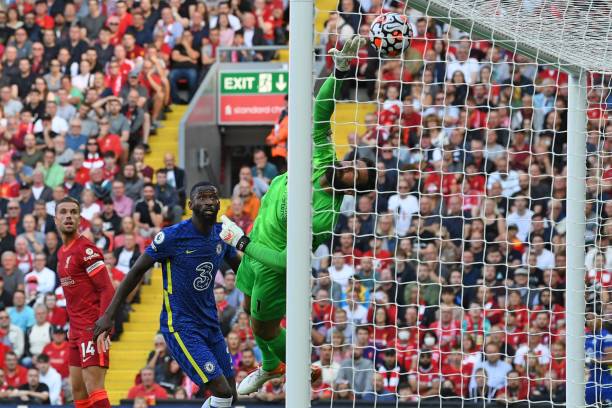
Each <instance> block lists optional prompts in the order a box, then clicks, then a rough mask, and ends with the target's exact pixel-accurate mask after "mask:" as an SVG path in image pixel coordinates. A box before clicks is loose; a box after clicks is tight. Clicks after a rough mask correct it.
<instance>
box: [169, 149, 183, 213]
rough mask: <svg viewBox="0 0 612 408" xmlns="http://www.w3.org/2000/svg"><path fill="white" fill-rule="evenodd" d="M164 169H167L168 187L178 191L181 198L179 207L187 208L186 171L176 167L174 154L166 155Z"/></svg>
mask: <svg viewBox="0 0 612 408" xmlns="http://www.w3.org/2000/svg"><path fill="white" fill-rule="evenodd" d="M164 168H165V169H166V181H167V183H168V185H169V186H171V187H173V188H174V189H175V190H176V192H177V193H178V196H179V205H180V206H181V208H185V200H186V193H185V189H186V185H187V181H186V176H185V170H183V169H182V168H180V167H178V166H177V165H176V159H175V158H174V155H173V154H172V153H165V154H164Z"/></svg>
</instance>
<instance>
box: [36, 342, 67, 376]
mask: <svg viewBox="0 0 612 408" xmlns="http://www.w3.org/2000/svg"><path fill="white" fill-rule="evenodd" d="M43 353H44V354H46V355H48V356H49V363H50V364H51V367H53V368H55V369H56V370H57V372H58V373H60V375H61V376H62V378H67V377H68V374H69V368H68V367H69V364H68V363H69V360H68V356H69V354H70V346H69V344H68V342H67V341H64V342H63V343H62V344H55V343H49V344H47V345H46V346H45V347H44V348H43Z"/></svg>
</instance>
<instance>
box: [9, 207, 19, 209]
mask: <svg viewBox="0 0 612 408" xmlns="http://www.w3.org/2000/svg"><path fill="white" fill-rule="evenodd" d="M7 208H8V209H9V210H18V209H19V207H7Z"/></svg>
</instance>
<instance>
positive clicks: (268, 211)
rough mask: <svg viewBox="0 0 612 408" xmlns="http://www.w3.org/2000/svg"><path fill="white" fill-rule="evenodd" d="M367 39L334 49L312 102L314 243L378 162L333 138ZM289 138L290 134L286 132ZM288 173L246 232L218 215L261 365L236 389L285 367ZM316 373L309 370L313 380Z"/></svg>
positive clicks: (252, 387)
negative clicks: (334, 121) (343, 156)
mask: <svg viewBox="0 0 612 408" xmlns="http://www.w3.org/2000/svg"><path fill="white" fill-rule="evenodd" d="M364 41H365V40H363V39H360V38H359V37H354V38H352V39H350V40H348V41H347V42H346V44H345V45H344V47H343V48H342V50H341V51H339V50H336V49H332V50H330V54H331V55H332V56H333V59H334V63H335V66H336V70H335V74H332V75H331V76H330V77H329V78H327V80H326V81H325V83H324V84H323V86H322V87H321V89H320V91H319V93H318V95H317V98H316V102H315V104H314V112H313V116H314V126H313V132H312V137H313V140H314V151H313V157H312V167H313V171H312V179H311V180H312V187H313V195H312V214H313V215H312V217H313V219H312V233H313V239H312V246H313V248H316V247H318V246H319V245H320V244H321V243H323V242H326V241H327V240H328V239H329V237H330V234H331V232H332V231H333V230H334V226H335V224H336V222H337V220H338V214H339V211H340V205H341V204H342V198H343V196H344V195H345V194H355V193H356V192H366V191H372V190H374V187H375V183H376V166H375V165H374V163H373V162H371V161H369V160H356V161H337V160H336V152H335V150H334V146H333V144H332V142H331V138H330V136H331V124H330V119H331V116H332V114H333V112H334V106H335V101H334V97H335V96H336V95H338V94H339V92H340V88H341V86H342V80H341V79H342V78H344V77H346V76H347V74H348V73H349V69H350V62H351V61H352V60H353V59H354V58H355V57H356V55H357V50H358V49H359V48H360V46H362V45H363V42H364ZM290 137H291V135H290ZM287 177H288V175H287V174H286V173H285V174H283V175H280V176H278V177H276V178H275V179H274V180H272V183H271V184H270V188H269V190H268V192H267V193H266V194H265V195H264V197H263V198H262V202H261V207H260V209H259V214H258V216H257V218H256V220H255V224H254V226H253V230H252V231H251V233H250V236H248V237H247V236H246V235H245V234H244V232H243V231H242V229H240V227H238V226H237V225H236V224H234V223H233V222H232V221H230V220H229V219H228V218H227V217H225V216H224V217H222V221H223V228H222V231H221V234H220V236H221V238H222V239H223V240H224V241H225V242H226V243H228V244H230V245H232V246H234V247H236V248H237V249H238V250H240V251H242V252H243V253H244V256H243V258H242V262H241V263H240V267H239V269H238V273H237V277H236V286H237V287H238V289H240V290H241V291H242V292H243V293H244V294H245V309H246V310H247V312H249V311H250V315H251V325H252V328H253V333H254V334H255V340H256V342H257V345H258V346H259V348H260V349H261V352H262V356H263V364H262V366H261V367H260V368H259V369H258V370H256V371H254V372H253V373H251V374H250V375H249V376H247V377H246V378H245V379H244V380H243V381H242V382H241V383H240V384H239V386H238V393H239V394H242V395H248V394H250V393H252V392H256V391H257V390H258V389H259V388H260V387H261V386H262V385H263V384H264V383H265V382H266V381H268V380H270V379H272V378H276V377H280V376H282V375H283V374H284V372H285V365H284V361H285V330H284V329H283V328H282V327H281V326H280V322H281V320H282V319H283V317H284V316H285V306H286V300H287V299H286V292H285V290H286V280H287V276H286V272H287ZM318 374H320V372H313V379H315V378H316V377H317V375H318Z"/></svg>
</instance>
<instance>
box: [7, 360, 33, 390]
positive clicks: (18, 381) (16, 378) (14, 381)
mask: <svg viewBox="0 0 612 408" xmlns="http://www.w3.org/2000/svg"><path fill="white" fill-rule="evenodd" d="M4 377H5V380H6V385H8V386H9V387H12V388H18V387H19V386H20V385H23V384H25V383H27V382H28V369H27V368H25V367H24V366H22V365H19V364H17V369H16V370H15V372H14V373H12V374H11V373H9V372H8V370H7V369H6V368H5V369H4Z"/></svg>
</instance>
